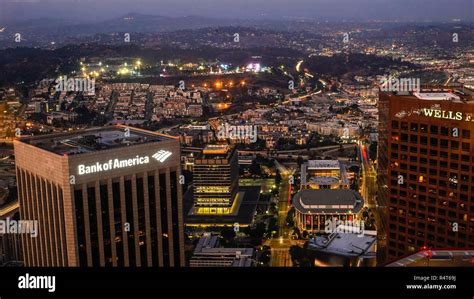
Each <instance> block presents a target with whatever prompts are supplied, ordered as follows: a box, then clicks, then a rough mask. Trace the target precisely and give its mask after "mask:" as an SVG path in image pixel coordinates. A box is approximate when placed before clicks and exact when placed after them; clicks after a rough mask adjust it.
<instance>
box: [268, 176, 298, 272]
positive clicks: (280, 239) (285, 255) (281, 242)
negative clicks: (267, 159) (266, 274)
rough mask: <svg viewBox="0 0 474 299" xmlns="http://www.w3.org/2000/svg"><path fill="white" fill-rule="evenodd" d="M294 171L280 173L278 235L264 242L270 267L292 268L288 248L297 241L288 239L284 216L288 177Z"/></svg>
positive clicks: (289, 231) (286, 211) (287, 203)
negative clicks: (268, 247)
mask: <svg viewBox="0 0 474 299" xmlns="http://www.w3.org/2000/svg"><path fill="white" fill-rule="evenodd" d="M293 173H294V170H291V169H289V170H287V171H286V172H282V173H281V183H280V192H279V199H278V225H279V231H278V235H277V236H275V237H274V238H272V239H269V240H267V241H266V242H265V245H267V246H270V248H271V253H272V254H271V262H270V264H271V266H272V267H292V266H293V264H292V262H291V256H290V247H291V246H292V245H296V244H297V241H295V240H291V239H290V234H291V228H290V227H288V226H287V225H286V215H287V213H288V209H289V206H290V204H289V199H290V195H291V185H290V184H289V177H290V175H293Z"/></svg>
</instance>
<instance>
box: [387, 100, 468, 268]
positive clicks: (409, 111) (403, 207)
mask: <svg viewBox="0 0 474 299" xmlns="http://www.w3.org/2000/svg"><path fill="white" fill-rule="evenodd" d="M380 107H382V108H386V109H381V110H380V112H381V115H380V116H381V122H383V121H385V120H386V123H385V124H384V125H383V126H381V128H382V129H381V130H380V140H379V141H380V142H379V147H380V148H379V176H380V177H379V201H380V202H382V203H386V206H387V215H386V218H385V219H386V227H385V230H386V232H387V252H386V253H387V257H388V260H393V259H396V258H397V257H400V256H402V255H405V254H409V253H411V252H414V251H418V250H419V249H420V248H421V247H423V246H427V247H430V248H434V249H436V248H472V247H474V216H473V215H474V122H473V121H472V120H474V117H471V115H474V105H472V104H467V103H455V102H452V101H432V100H420V99H417V98H415V97H404V96H401V97H400V96H399V97H397V96H394V95H388V94H384V93H381V95H380ZM380 107H379V108H380ZM424 109H434V110H441V112H436V113H434V112H433V113H432V115H431V116H428V115H426V114H425V111H424ZM442 111H444V113H443V112H442ZM449 111H451V113H450V112H449ZM384 114H385V115H384ZM384 126H386V128H385V129H384ZM400 176H401V177H400ZM400 178H402V179H403V183H402V184H400V180H399V179H400ZM381 179H382V180H381ZM384 182H385V183H384ZM384 185H386V186H387V187H384ZM456 229H457V230H456Z"/></svg>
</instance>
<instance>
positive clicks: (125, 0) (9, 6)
mask: <svg viewBox="0 0 474 299" xmlns="http://www.w3.org/2000/svg"><path fill="white" fill-rule="evenodd" d="M473 3H474V1H472V0H291V1H289V0H0V18H1V20H0V22H1V21H8V22H10V21H13V20H17V21H21V20H25V19H37V18H58V19H70V20H79V21H91V20H92V21H101V20H106V19H111V18H116V17H120V16H123V15H126V14H128V13H142V14H153V15H162V16H176V17H179V16H187V15H194V16H204V17H212V18H221V19H229V18H230V19H257V18H267V19H282V18H288V19H294V18H308V19H315V20H319V21H326V20H327V21H343V20H348V21H370V20H398V21H450V20H452V19H461V20H471V21H472V20H473V19H474V7H473Z"/></svg>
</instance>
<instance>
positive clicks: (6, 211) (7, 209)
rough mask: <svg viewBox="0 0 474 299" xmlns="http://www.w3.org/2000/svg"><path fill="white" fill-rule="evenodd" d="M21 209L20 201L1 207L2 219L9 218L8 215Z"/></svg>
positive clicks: (0, 215) (0, 214)
mask: <svg viewBox="0 0 474 299" xmlns="http://www.w3.org/2000/svg"><path fill="white" fill-rule="evenodd" d="M19 207H20V205H19V203H18V201H15V202H12V203H9V204H6V205H4V206H2V207H0V218H3V217H7V216H8V215H10V214H12V213H14V212H15V211H17V210H18V208H19Z"/></svg>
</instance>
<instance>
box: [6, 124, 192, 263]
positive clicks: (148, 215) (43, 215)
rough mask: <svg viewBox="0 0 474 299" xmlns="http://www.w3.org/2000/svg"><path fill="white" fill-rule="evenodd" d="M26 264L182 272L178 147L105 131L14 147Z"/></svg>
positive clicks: (151, 136)
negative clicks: (29, 224)
mask: <svg viewBox="0 0 474 299" xmlns="http://www.w3.org/2000/svg"><path fill="white" fill-rule="evenodd" d="M14 146H15V159H16V172H17V182H18V194H19V202H20V217H21V218H22V219H28V220H37V221H38V231H39V234H38V236H37V237H36V238H32V237H24V238H23V239H22V249H23V256H24V262H25V265H26V266H119V267H120V266H132V267H134V266H184V243H183V242H184V236H183V234H184V231H183V211H182V193H181V189H180V185H179V176H180V148H179V141H178V140H176V139H175V138H173V137H169V136H165V135H160V134H155V133H153V132H148V131H143V130H138V129H133V128H126V127H105V128H99V129H90V130H85V131H76V132H73V133H65V134H56V135H46V136H38V137H31V138H25V139H20V140H17V141H15V143H14Z"/></svg>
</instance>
